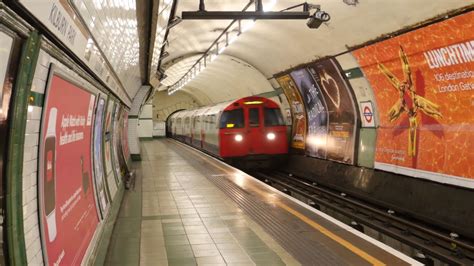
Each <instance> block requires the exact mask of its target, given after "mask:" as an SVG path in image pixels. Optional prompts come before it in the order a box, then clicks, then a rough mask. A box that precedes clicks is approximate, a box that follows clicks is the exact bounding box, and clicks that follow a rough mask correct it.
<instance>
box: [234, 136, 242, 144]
mask: <svg viewBox="0 0 474 266" xmlns="http://www.w3.org/2000/svg"><path fill="white" fill-rule="evenodd" d="M234 139H235V141H237V142H241V141H242V140H243V139H244V137H242V135H240V134H237V135H235V137H234Z"/></svg>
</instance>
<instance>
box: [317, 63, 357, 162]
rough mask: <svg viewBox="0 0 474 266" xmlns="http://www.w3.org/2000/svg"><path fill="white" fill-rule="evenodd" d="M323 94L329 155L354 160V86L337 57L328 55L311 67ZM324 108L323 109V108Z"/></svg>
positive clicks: (320, 93)
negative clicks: (342, 70) (344, 75)
mask: <svg viewBox="0 0 474 266" xmlns="http://www.w3.org/2000/svg"><path fill="white" fill-rule="evenodd" d="M308 70H309V72H310V73H311V76H312V77H313V79H314V80H315V81H316V83H317V86H316V87H317V88H318V89H319V91H318V92H319V94H318V95H322V96H323V98H324V102H325V103H326V105H325V107H326V111H327V115H328V121H329V128H328V134H327V142H326V152H327V158H328V159H330V160H335V161H340V162H344V163H349V164H352V163H353V162H354V150H355V147H354V145H355V134H356V133H355V131H356V116H357V111H356V109H355V103H354V98H353V96H352V94H351V88H350V87H349V85H348V84H347V82H346V81H345V80H344V77H343V76H342V75H341V71H340V70H339V66H338V65H337V62H336V61H335V60H334V59H326V60H322V61H319V62H317V63H315V64H312V65H311V66H309V67H308ZM321 111H323V109H321Z"/></svg>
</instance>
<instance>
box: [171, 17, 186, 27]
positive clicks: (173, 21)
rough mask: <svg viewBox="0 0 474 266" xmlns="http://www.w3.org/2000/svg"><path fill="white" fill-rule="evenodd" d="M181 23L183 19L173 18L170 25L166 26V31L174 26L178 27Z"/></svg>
mask: <svg viewBox="0 0 474 266" xmlns="http://www.w3.org/2000/svg"><path fill="white" fill-rule="evenodd" d="M182 21H183V19H182V18H181V17H178V16H176V17H174V18H173V19H172V20H171V21H170V23H169V24H168V29H171V28H173V27H174V26H176V25H178V24H179V23H181V22H182Z"/></svg>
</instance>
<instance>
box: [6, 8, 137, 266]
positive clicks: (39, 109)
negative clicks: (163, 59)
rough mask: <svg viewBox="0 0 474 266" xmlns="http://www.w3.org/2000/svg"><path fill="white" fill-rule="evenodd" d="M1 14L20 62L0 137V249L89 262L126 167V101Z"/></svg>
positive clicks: (22, 258) (22, 261) (22, 259)
mask: <svg viewBox="0 0 474 266" xmlns="http://www.w3.org/2000/svg"><path fill="white" fill-rule="evenodd" d="M0 15H1V16H0V25H1V28H0V30H1V31H2V32H7V33H8V34H10V35H12V36H15V38H16V39H18V40H19V46H20V47H21V50H22V52H21V55H20V56H18V57H15V58H12V62H11V64H17V65H19V67H18V73H16V75H15V77H14V78H11V79H9V82H11V83H12V86H13V87H14V90H13V92H14V93H13V94H12V99H11V101H10V102H8V104H9V105H10V106H11V109H13V110H12V111H11V115H10V116H9V120H8V121H7V122H8V124H9V128H10V129H9V130H10V133H9V134H8V135H3V134H2V137H5V138H7V143H9V145H8V148H7V151H6V152H7V154H8V155H7V159H8V161H7V165H6V168H7V171H6V173H7V174H6V177H5V180H6V183H7V185H6V186H5V188H6V191H5V197H6V219H5V220H6V221H4V223H5V224H6V226H5V225H2V228H6V230H4V232H3V233H4V234H6V235H7V236H6V237H5V238H6V239H7V241H6V248H4V251H6V252H5V253H3V252H2V254H8V257H7V258H6V263H7V264H11V265H26V264H31V265H43V264H46V263H47V264H51V265H52V264H54V263H58V264H59V263H60V262H61V263H63V264H68V265H73V264H80V263H82V262H84V263H91V261H92V260H94V259H95V258H96V257H97V253H98V252H99V246H101V245H102V246H103V245H104V244H103V239H104V237H103V236H104V234H105V232H106V231H109V232H111V228H110V226H111V225H113V222H112V223H111V222H110V221H113V220H114V219H115V218H114V217H115V215H116V214H117V212H118V207H119V206H120V202H121V198H122V195H123V190H124V177H125V176H126V174H127V172H128V171H130V149H129V145H128V131H127V129H128V112H129V111H128V107H127V106H126V104H125V103H124V102H122V101H120V100H119V99H118V98H117V97H116V96H115V93H114V90H112V89H110V88H109V87H106V86H104V85H106V84H105V83H103V82H101V81H100V79H97V77H96V76H93V75H91V73H93V71H91V70H90V69H87V68H85V67H84V65H83V64H81V63H80V62H78V61H75V59H74V58H73V57H71V54H68V53H67V51H65V50H64V49H63V48H60V47H58V45H57V44H56V43H55V42H53V41H51V40H50V39H49V38H47V37H45V36H44V35H42V34H38V33H37V32H36V31H35V28H33V27H31V26H30V25H29V24H28V23H27V22H25V21H23V20H22V19H21V18H20V17H19V16H18V15H17V14H16V13H14V12H12V11H11V10H9V9H8V8H6V7H5V6H4V5H3V4H2V3H0ZM51 121H54V122H51ZM2 152H3V151H2ZM2 208H4V207H3V206H2ZM76 229H77V230H76ZM106 247H107V246H106V245H105V249H106ZM0 264H1V261H0Z"/></svg>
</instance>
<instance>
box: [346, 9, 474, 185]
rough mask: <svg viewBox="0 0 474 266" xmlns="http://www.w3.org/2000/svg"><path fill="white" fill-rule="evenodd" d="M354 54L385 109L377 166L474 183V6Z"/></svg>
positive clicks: (463, 182)
mask: <svg viewBox="0 0 474 266" xmlns="http://www.w3.org/2000/svg"><path fill="white" fill-rule="evenodd" d="M353 54H354V56H355V57H356V59H357V60H358V61H359V64H360V66H361V68H362V70H363V71H364V74H365V76H366V78H367V79H368V80H369V82H370V84H371V86H372V88H373V90H374V92H375V96H376V100H377V105H378V110H379V112H380V128H379V129H378V133H377V134H378V135H377V151H376V159H375V160H376V163H375V167H376V168H379V169H383V170H388V171H393V172H397V173H402V174H407V175H411V176H416V177H422V178H427V179H431V180H435V181H438V182H442V183H451V184H455V185H461V186H468V187H474V113H473V109H474V108H473V107H474V12H469V13H466V14H463V15H459V16H456V17H453V18H450V19H447V20H444V21H442V22H439V23H436V24H432V25H429V26H427V27H423V28H421V29H418V30H415V31H411V32H409V33H406V34H403V35H400V36H397V37H394V38H391V39H389V40H386V41H383V42H379V43H376V44H374V45H370V46H367V47H364V48H362V49H359V50H357V51H354V52H353Z"/></svg>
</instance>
